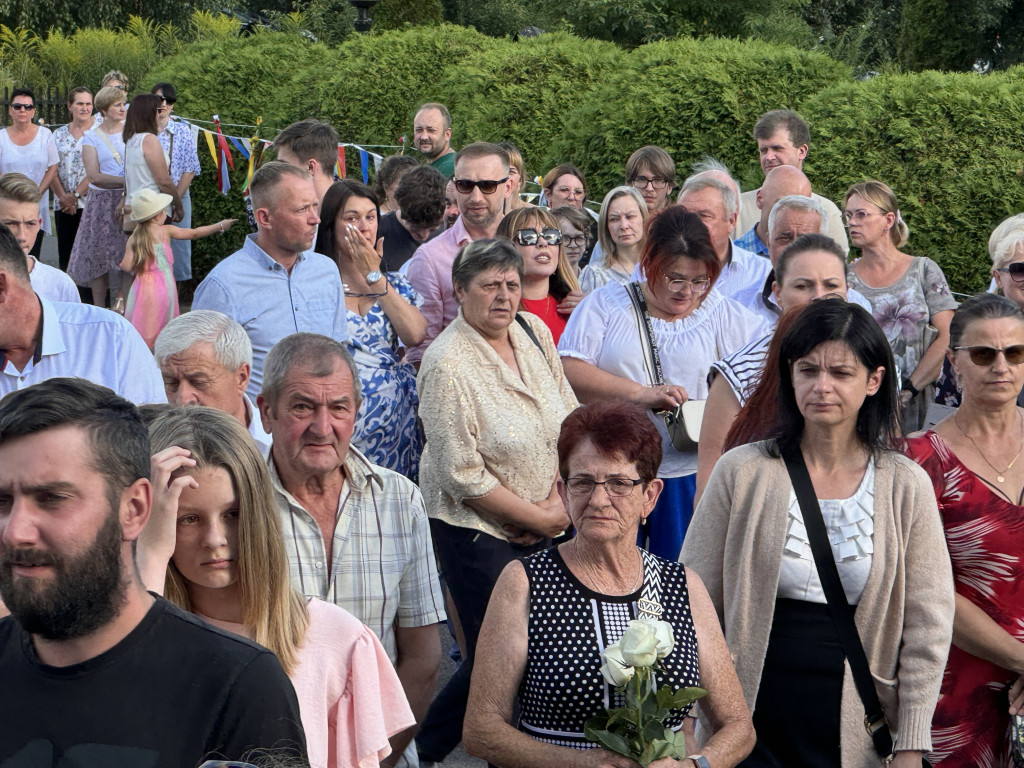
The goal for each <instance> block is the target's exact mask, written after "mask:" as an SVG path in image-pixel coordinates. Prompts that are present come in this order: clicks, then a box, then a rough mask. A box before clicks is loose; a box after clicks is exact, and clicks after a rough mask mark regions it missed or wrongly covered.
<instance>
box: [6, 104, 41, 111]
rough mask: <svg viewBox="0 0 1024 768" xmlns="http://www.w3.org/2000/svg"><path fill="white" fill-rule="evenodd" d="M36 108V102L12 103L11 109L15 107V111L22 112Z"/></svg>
mask: <svg viewBox="0 0 1024 768" xmlns="http://www.w3.org/2000/svg"><path fill="white" fill-rule="evenodd" d="M35 108H36V105H35V104H11V109H13V110H14V111H15V112H21V111H22V110H24V111H25V112H31V111H32V110H33V109H35Z"/></svg>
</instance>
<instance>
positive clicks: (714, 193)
mask: <svg viewBox="0 0 1024 768" xmlns="http://www.w3.org/2000/svg"><path fill="white" fill-rule="evenodd" d="M719 174H721V172H720V171H707V172H705V173H702V174H699V175H697V176H691V177H690V178H689V179H687V180H686V183H685V184H683V189H682V191H681V192H680V193H679V205H681V206H682V207H683V208H684V209H686V210H687V211H689V212H690V213H693V214H696V215H697V216H698V217H699V218H700V220H701V221H702V222H704V226H705V227H707V229H708V235H709V236H710V237H711V246H712V247H713V248H714V249H715V254H716V255H717V256H718V260H719V262H721V264H722V273H721V274H720V275H719V276H718V280H716V281H715V287H714V290H716V291H718V292H719V293H721V294H722V295H724V296H727V297H728V298H730V299H734V300H736V301H738V302H739V303H740V304H743V305H744V306H750V305H751V303H752V302H753V300H754V296H755V295H756V293H757V291H759V290H760V288H761V285H762V284H763V282H764V278H765V277H766V276H767V274H768V273H769V272H770V271H771V264H769V263H768V260H767V259H765V258H763V257H761V256H758V255H757V254H755V253H751V252H750V251H747V250H745V249H743V248H740V247H739V246H737V245H735V244H734V243H733V242H732V240H730V239H729V234H730V233H731V232H732V229H733V227H734V226H735V224H736V210H737V206H738V205H739V195H738V194H737V190H738V189H739V187H738V186H736V184H735V182H733V183H732V184H729V183H728V182H726V181H724V180H722V179H721V178H719ZM726 178H729V180H730V181H731V177H726Z"/></svg>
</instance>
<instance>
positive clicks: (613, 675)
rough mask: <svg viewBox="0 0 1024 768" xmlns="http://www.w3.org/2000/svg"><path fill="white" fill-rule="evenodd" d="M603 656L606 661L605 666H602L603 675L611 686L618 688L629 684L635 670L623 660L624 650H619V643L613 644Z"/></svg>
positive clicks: (606, 649)
mask: <svg viewBox="0 0 1024 768" xmlns="http://www.w3.org/2000/svg"><path fill="white" fill-rule="evenodd" d="M601 656H602V658H603V659H604V664H602V665H601V674H602V675H603V676H604V679H605V680H607V681H608V684H609V685H614V686H615V687H616V688H618V687H620V686H623V685H625V684H626V683H628V682H629V678H631V677H632V676H633V672H634V669H633V667H631V666H630V665H629V664H627V663H626V660H625V659H623V658H622V649H621V648H619V644H618V643H613V644H612V645H609V646H608V647H607V648H605V649H604V653H602V654H601Z"/></svg>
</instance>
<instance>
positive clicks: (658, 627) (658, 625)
mask: <svg viewBox="0 0 1024 768" xmlns="http://www.w3.org/2000/svg"><path fill="white" fill-rule="evenodd" d="M652 624H653V625H654V636H655V637H656V638H657V639H658V651H657V653H658V658H659V659H664V658H665V657H666V656H668V655H669V654H670V653H672V649H673V648H674V647H675V645H676V638H675V633H673V632H672V625H671V624H669V623H668V622H667V621H655V622H652Z"/></svg>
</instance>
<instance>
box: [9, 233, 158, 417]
mask: <svg viewBox="0 0 1024 768" xmlns="http://www.w3.org/2000/svg"><path fill="white" fill-rule="evenodd" d="M64 376H70V377H77V378H82V379H88V380H89V381H91V382H93V383H95V384H101V385H103V386H105V387H109V388H110V389H112V390H114V392H116V393H117V394H118V395H120V396H121V397H123V398H125V399H126V400H131V401H132V402H133V403H135V404H137V405H139V404H142V403H163V402H166V400H167V398H166V397H165V395H164V388H163V382H162V381H161V380H160V370H159V369H158V368H157V367H156V362H155V361H154V360H153V355H151V354H150V352H149V348H148V347H146V342H144V341H143V340H142V337H141V336H139V332H138V331H136V330H135V328H133V327H132V324H131V323H129V322H128V321H127V320H125V319H124V318H123V317H121V316H120V315H118V314H115V313H114V312H110V311H108V310H106V309H101V308H100V307H94V306H92V305H90V304H70V303H68V302H64V301H57V302H52V301H50V300H49V299H47V298H45V297H44V296H40V295H39V294H37V293H36V292H35V291H34V290H33V289H32V283H31V280H30V277H29V272H28V261H27V259H26V257H25V253H24V252H23V251H22V249H21V245H20V244H19V243H18V240H17V239H16V238H15V236H14V235H13V234H12V233H11V231H10V230H9V229H7V227H4V226H0V397H2V396H3V395H6V394H7V393H8V392H13V391H15V390H18V389H25V388H26V387H29V386H31V385H33V384H38V383H39V382H41V381H46V380H47V379H53V378H58V377H64Z"/></svg>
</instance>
